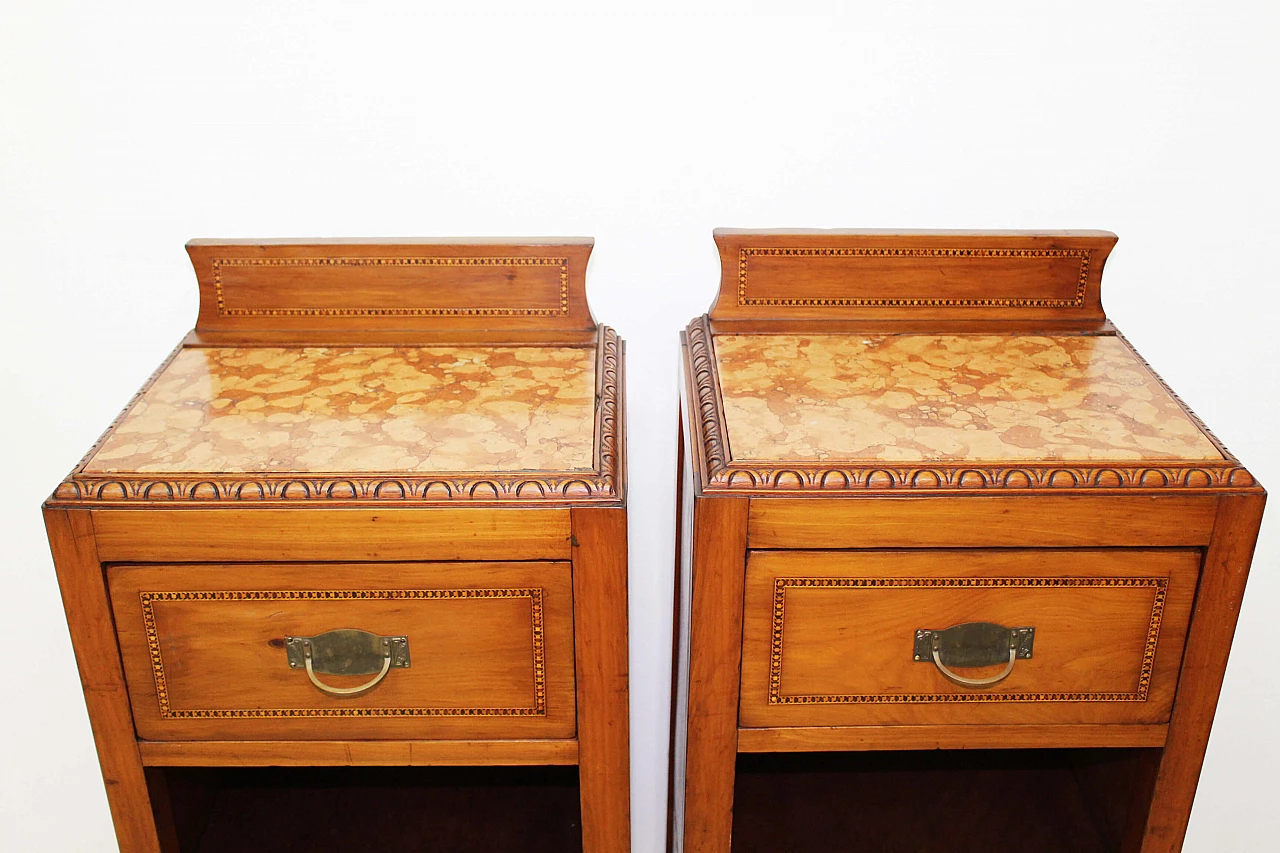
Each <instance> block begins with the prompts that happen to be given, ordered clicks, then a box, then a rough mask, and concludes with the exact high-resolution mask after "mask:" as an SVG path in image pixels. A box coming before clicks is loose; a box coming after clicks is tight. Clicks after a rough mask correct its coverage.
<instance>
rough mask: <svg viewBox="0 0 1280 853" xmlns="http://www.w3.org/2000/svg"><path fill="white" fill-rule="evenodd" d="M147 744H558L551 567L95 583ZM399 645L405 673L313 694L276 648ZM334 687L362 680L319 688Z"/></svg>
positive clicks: (251, 568)
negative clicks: (108, 603) (311, 643)
mask: <svg viewBox="0 0 1280 853" xmlns="http://www.w3.org/2000/svg"><path fill="white" fill-rule="evenodd" d="M108 579H109V582H110V587H111V595H112V603H113V606H114V609H115V616H116V623H117V626H118V629H119V636H120V650H121V655H122V656H123V658H124V663H125V672H126V673H127V677H128V682H129V688H130V695H131V696H132V698H133V708H134V721H135V724H136V726H137V730H138V734H139V735H140V736H141V737H143V738H146V739H149V740H210V739H229V740H347V739H362V738H382V737H390V738H395V739H405V738H409V737H413V738H443V739H450V740H456V739H471V738H489V737H492V738H513V737H516V738H518V737H550V738H556V737H572V736H573V734H574V731H575V719H574V718H575V711H574V695H573V681H574V678H573V671H574V659H573V616H572V594H571V590H570V583H571V572H570V567H569V564H567V563H496V564H494V563H490V564H485V563H448V564H443V563H438V564H395V563H391V564H384V565H380V566H378V567H377V569H376V574H375V573H374V572H371V571H370V567H369V566H366V565H359V564H354V565H350V564H349V565H344V564H313V565H307V564H288V565H231V564H214V565H198V564H197V565H191V564H187V565H181V566H178V565H170V566H165V565H158V566H157V565H148V566H128V565H126V566H115V567H112V568H111V569H110V570H109V573H108ZM337 628H359V629H361V630H365V631H369V632H372V633H374V634H379V635H383V636H401V635H404V636H407V637H408V638H409V648H410V655H411V658H412V666H410V667H409V668H407V669H392V670H391V671H390V672H389V673H388V675H387V677H386V678H385V679H384V681H383V682H382V683H381V684H380V685H378V687H376V688H375V689H373V690H372V691H370V692H368V693H366V694H363V695H359V696H353V697H333V696H329V695H327V694H324V693H322V692H321V691H320V690H318V689H317V688H316V687H315V686H313V685H312V684H311V683H310V681H309V680H308V678H307V676H306V673H304V672H302V671H301V670H295V669H290V667H289V666H288V662H287V655H286V652H285V648H284V638H285V637H286V636H290V635H292V636H315V635H317V634H321V633H324V632H326V631H330V630H334V629H337ZM322 680H324V681H325V682H326V683H331V684H333V685H334V686H337V687H351V686H355V685H357V684H361V683H364V682H366V681H368V676H345V677H344V676H333V675H326V676H322Z"/></svg>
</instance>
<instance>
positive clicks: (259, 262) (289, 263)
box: [212, 257, 569, 317]
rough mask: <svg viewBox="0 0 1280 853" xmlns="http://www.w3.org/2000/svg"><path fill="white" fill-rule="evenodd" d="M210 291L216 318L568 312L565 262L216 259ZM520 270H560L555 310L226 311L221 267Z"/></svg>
mask: <svg viewBox="0 0 1280 853" xmlns="http://www.w3.org/2000/svg"><path fill="white" fill-rule="evenodd" d="M212 264H213V292H214V298H215V301H216V303H217V307H218V316H220V317H460V316H469V317H555V316H567V315H568V314H569V259H568V258H523V257H522V258H499V257H494V258H442V257H420V258H214V259H213V262H212ZM224 266H229V267H231V266H234V267H307V266H353V267H365V266H388V267H395V266H401V267H406V266H423V267H474V266H523V267H559V268H560V307H559V308H463V307H457V308H228V307H227V305H226V300H225V299H224V297H223V287H222V267H224Z"/></svg>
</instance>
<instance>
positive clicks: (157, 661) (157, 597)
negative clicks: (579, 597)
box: [139, 587, 547, 720]
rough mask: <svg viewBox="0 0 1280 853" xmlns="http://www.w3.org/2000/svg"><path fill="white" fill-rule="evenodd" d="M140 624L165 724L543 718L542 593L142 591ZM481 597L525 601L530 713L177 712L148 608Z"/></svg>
mask: <svg viewBox="0 0 1280 853" xmlns="http://www.w3.org/2000/svg"><path fill="white" fill-rule="evenodd" d="M139 597H140V598H141V601H142V623H143V627H144V629H145V631H146V636H147V651H148V653H149V654H150V657H151V672H152V676H153V677H154V679H155V686H156V697H157V699H158V700H159V703H160V717H161V719H165V720H208V719H237V720H244V719H278V718H281V717H545V716H546V714H547V671H546V650H545V627H544V624H543V623H544V620H543V606H542V590H541V589H540V588H533V587H531V588H518V589H389V590H234V591H214V592H142V593H139ZM485 598H528V599H529V600H530V606H531V611H530V620H531V626H532V637H533V692H534V704H533V707H532V708H246V709H203V708H201V709H177V708H174V707H173V704H172V701H171V700H170V698H169V687H168V682H167V681H166V679H165V674H164V659H163V656H162V654H161V651H160V638H159V632H158V630H157V628H156V618H155V610H154V603H155V602H157V601H348V600H350V601H402V600H415V601H421V600H448V599H485Z"/></svg>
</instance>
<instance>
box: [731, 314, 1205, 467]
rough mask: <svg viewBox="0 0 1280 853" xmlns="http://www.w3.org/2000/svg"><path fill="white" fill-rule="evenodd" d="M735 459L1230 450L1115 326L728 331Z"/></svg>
mask: <svg viewBox="0 0 1280 853" xmlns="http://www.w3.org/2000/svg"><path fill="white" fill-rule="evenodd" d="M714 349H715V360H716V367H717V370H718V372H719V379H720V383H719V384H720V394H721V397H722V399H723V414H724V422H725V425H726V428H727V432H728V445H729V448H728V449H729V456H730V459H731V460H733V461H753V460H754V461H812V462H821V461H850V462H862V461H872V460H883V461H885V462H889V463H894V462H908V463H909V462H913V461H938V462H966V461H975V462H997V461H999V462H1006V461H1020V460H1028V461H1033V460H1055V461H1063V462H1074V461H1080V462H1084V461H1089V462H1105V461H1109V460H1129V461H1145V460H1175V459H1176V460H1196V461H1199V460H1213V461H1216V462H1222V461H1223V459H1224V457H1223V455H1222V453H1221V452H1219V450H1218V449H1217V447H1216V446H1215V445H1214V444H1213V442H1211V441H1210V440H1209V438H1208V437H1207V436H1206V435H1205V434H1204V432H1203V431H1202V430H1201V429H1200V428H1199V427H1198V426H1197V425H1196V423H1195V422H1194V421H1193V420H1192V419H1191V418H1190V417H1189V416H1188V415H1187V413H1186V411H1184V409H1183V408H1182V406H1181V405H1179V403H1178V401H1177V400H1175V399H1174V398H1173V397H1172V395H1171V394H1170V393H1169V392H1168V391H1167V390H1166V389H1165V388H1164V386H1163V385H1162V384H1161V383H1160V381H1159V380H1158V379H1157V378H1156V377H1155V376H1154V375H1153V374H1152V373H1151V371H1150V370H1149V369H1148V368H1147V367H1146V366H1145V365H1144V364H1143V363H1142V361H1141V360H1140V359H1139V358H1138V357H1137V355H1135V354H1134V352H1133V351H1132V350H1131V349H1130V348H1129V347H1128V345H1127V344H1126V343H1125V342H1124V340H1123V339H1121V338H1119V337H1116V336H1084V335H1075V336H1067V335H1063V336H1052V337H1049V336H1031V335H900V336H871V337H864V336H850V335H719V336H716V337H715V339H714Z"/></svg>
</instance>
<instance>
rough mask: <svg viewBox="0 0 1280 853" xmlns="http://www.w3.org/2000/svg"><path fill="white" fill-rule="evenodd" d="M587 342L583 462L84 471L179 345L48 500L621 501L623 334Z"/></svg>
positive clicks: (607, 333) (604, 330)
mask: <svg viewBox="0 0 1280 853" xmlns="http://www.w3.org/2000/svg"><path fill="white" fill-rule="evenodd" d="M428 345H429V344H422V346H428ZM520 346H529V345H527V344H521V345H520ZM596 347H597V350H596V368H595V369H596V389H595V390H596V412H595V424H596V436H595V446H594V449H593V467H592V468H591V469H587V470H578V471H537V472H528V473H514V474H503V473H495V472H492V471H457V472H432V473H429V474H411V475H407V474H404V473H399V472H386V473H367V474H359V475H352V474H349V473H343V472H337V471H335V472H325V473H309V474H296V473H294V474H285V473H252V472H250V473H237V474H217V473H207V472H204V473H192V474H142V473H137V474H129V473H111V474H100V475H95V474H86V473H84V468H85V466H86V465H87V464H88V463H89V460H91V459H92V458H93V456H94V454H96V453H97V452H98V450H99V448H101V447H102V444H103V442H105V441H106V440H107V437H108V436H110V435H111V433H112V432H113V431H114V430H115V428H116V427H117V426H118V425H119V424H120V422H121V421H122V420H123V419H124V418H125V416H126V415H127V414H128V413H129V411H130V410H132V409H133V407H134V406H135V405H136V404H137V403H138V401H139V400H141V399H142V397H143V395H144V394H146V392H147V391H148V390H149V389H150V388H151V386H152V385H153V384H154V383H155V381H156V380H157V379H158V378H159V377H160V375H161V374H162V373H163V372H164V370H165V368H167V367H168V366H169V364H170V363H171V362H172V361H173V359H174V358H175V357H177V355H178V353H179V352H181V351H182V349H183V347H181V346H179V347H178V348H177V349H175V350H174V351H173V352H171V353H170V354H169V356H168V358H166V359H165V361H164V362H163V363H162V364H161V365H160V367H159V368H157V370H156V371H155V372H154V373H153V374H152V375H151V377H150V378H149V379H148V380H147V382H146V383H145V384H144V385H143V386H142V388H141V389H139V391H138V393H137V394H135V395H134V397H133V399H132V400H130V401H129V404H128V405H127V406H126V407H125V408H124V410H123V411H121V412H120V414H119V415H118V416H117V417H116V419H115V420H114V421H112V423H111V425H110V426H109V427H108V428H107V430H106V431H105V432H104V433H103V434H102V436H101V437H100V438H99V439H98V441H97V442H96V443H95V444H94V445H93V447H91V448H90V449H89V452H88V453H86V454H85V455H84V457H83V458H82V459H81V460H80V462H79V464H78V465H77V466H76V467H75V469H74V470H73V471H72V472H71V474H70V475H69V476H68V477H67V478H66V479H65V480H63V482H62V483H61V484H60V485H59V486H58V487H57V489H56V490H55V491H54V493H53V496H52V497H51V498H50V500H49V503H50V505H53V506H85V505H88V506H122V505H123V506H130V505H135V504H159V505H164V506H175V505H177V506H220V505H223V506H225V505H226V504H228V503H234V504H246V505H249V504H252V505H277V506H278V505H285V506H296V505H301V504H308V503H324V504H326V505H361V506H365V505H374V506H381V505H389V504H390V505H405V504H415V505H417V504H421V505H438V504H461V503H466V504H470V503H483V504H494V503H516V504H548V503H551V504H559V505H563V504H566V503H613V502H616V501H619V500H621V499H622V498H623V493H624V491H625V477H624V461H625V455H626V454H625V448H624V447H623V432H624V428H625V417H624V411H623V391H622V372H623V364H622V339H621V338H619V337H618V333H617V332H616V331H614V330H613V329H611V328H609V327H608V326H600V327H599V329H598V334H597V338H596Z"/></svg>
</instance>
